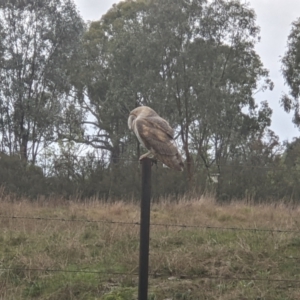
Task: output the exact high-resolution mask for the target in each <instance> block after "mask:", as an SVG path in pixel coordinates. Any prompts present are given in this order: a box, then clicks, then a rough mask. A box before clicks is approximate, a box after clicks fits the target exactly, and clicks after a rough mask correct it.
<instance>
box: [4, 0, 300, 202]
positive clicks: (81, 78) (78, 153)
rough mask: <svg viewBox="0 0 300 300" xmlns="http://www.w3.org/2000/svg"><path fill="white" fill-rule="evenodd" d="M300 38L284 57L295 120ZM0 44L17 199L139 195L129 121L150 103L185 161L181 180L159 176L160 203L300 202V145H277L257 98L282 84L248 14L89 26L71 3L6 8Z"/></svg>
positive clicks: (166, 9) (153, 12)
mask: <svg viewBox="0 0 300 300" xmlns="http://www.w3.org/2000/svg"><path fill="white" fill-rule="evenodd" d="M299 27H300V26H299V21H296V22H295V23H294V24H293V30H292V33H291V35H290V37H289V50H288V52H287V53H286V56H285V57H284V59H283V66H284V67H283V74H284V76H285V78H286V80H287V83H288V85H289V86H290V87H291V97H292V98H291V99H290V98H289V97H285V98H284V101H283V103H284V105H285V109H286V110H287V111H290V110H295V118H294V119H295V121H297V115H298V110H299V106H298V102H297V101H296V99H298V98H299V80H298V79H299V78H298V77H299V74H298V73H297V72H298V71H297V70H298V67H299V61H300V59H299V51H298V50H299ZM0 38H1V40H0V79H1V80H0V113H1V115H0V116H1V117H0V134H1V138H2V139H1V151H2V152H4V153H6V154H3V153H2V154H1V153H0V154H1V155H0V156H1V159H0V181H1V184H2V185H5V186H6V188H7V189H8V190H9V191H12V192H14V193H17V194H20V195H23V194H25V195H27V196H31V197H37V196H38V195H40V194H43V195H46V196H51V195H53V194H55V195H62V196H63V197H70V196H74V195H76V196H78V197H82V198H85V197H99V198H103V199H114V198H120V197H122V198H123V199H126V198H130V199H132V198H136V197H139V193H140V191H139V178H140V170H139V164H138V158H139V156H140V154H141V152H142V151H143V150H142V149H140V146H139V143H138V141H137V140H136V138H135V137H134V135H133V134H131V133H130V132H129V130H128V128H127V117H128V113H129V111H130V110H131V109H133V108H135V107H137V106H139V105H148V106H151V107H152V108H153V109H155V110H156V111H157V112H158V113H159V114H160V115H161V116H162V117H164V118H165V119H167V120H168V121H169V122H170V124H171V126H172V127H173V128H174V130H175V136H176V142H177V144H178V146H179V148H180V149H182V153H183V156H184V158H185V164H186V168H185V171H184V172H183V173H174V172H171V171H170V170H168V169H164V168H162V166H161V165H159V164H158V165H157V166H153V168H152V170H153V181H152V184H153V187H152V190H153V197H154V198H156V199H158V198H160V197H162V196H169V197H174V198H176V197H179V196H181V195H183V194H185V193H188V194H190V195H194V194H195V193H196V194H197V195H199V194H203V193H216V194H217V197H218V199H219V200H220V201H226V200H230V199H234V198H246V199H249V200H262V199H269V198H273V199H282V198H289V199H297V197H298V196H299V193H300V191H298V189H297V188H295V185H297V183H296V182H297V180H298V177H299V174H300V173H299V170H298V159H297V154H298V152H299V151H298V150H299V149H298V148H299V147H298V144H299V143H298V141H294V142H293V143H291V144H285V145H282V144H280V142H279V139H278V137H277V136H276V134H275V133H274V132H273V131H271V130H270V124H271V117H272V110H271V108H270V107H269V105H268V101H263V102H261V103H256V101H255V94H256V93H258V92H263V91H265V90H266V89H272V88H273V83H272V81H271V79H270V78H269V74H268V70H266V69H265V68H264V66H263V64H262V62H261V60H260V57H259V56H258V54H257V53H256V52H255V45H256V43H257V42H258V41H259V28H258V26H257V24H256V16H255V12H254V11H253V10H252V9H251V8H250V7H249V5H248V4H244V3H241V1H234V0H228V1H227V0H226V1H225V0H214V1H206V0H164V1H161V0H126V1H122V2H120V3H118V4H117V5H113V7H112V8H111V9H110V10H109V11H108V12H107V13H106V14H105V15H103V16H102V18H101V19H100V20H99V21H96V22H91V23H89V24H86V25H85V24H84V23H83V21H82V19H81V18H80V16H79V15H78V12H77V11H76V7H75V6H74V4H73V2H72V1H71V0H50V1H46V0H33V1H32V0H22V1H14V0H13V1H4V2H1V4H0ZM299 119H300V118H299ZM41 149H43V150H44V151H43V153H42V155H41V152H39V151H40V150H41ZM292 149H296V150H292ZM29 162H33V163H34V164H36V166H32V165H30V164H29ZM216 178H217V180H216ZM28 186H30V188H28ZM286 187H287V188H286Z"/></svg>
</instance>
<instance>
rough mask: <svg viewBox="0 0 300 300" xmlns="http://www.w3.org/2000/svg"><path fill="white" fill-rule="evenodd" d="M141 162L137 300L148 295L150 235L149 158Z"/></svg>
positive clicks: (145, 299)
mask: <svg viewBox="0 0 300 300" xmlns="http://www.w3.org/2000/svg"><path fill="white" fill-rule="evenodd" d="M141 164H142V197H141V225H140V261H139V293H138V300H147V297H148V267H149V237H150V201H151V166H152V162H151V159H149V158H144V159H143V160H142V161H141Z"/></svg>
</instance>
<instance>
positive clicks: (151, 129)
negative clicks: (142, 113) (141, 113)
mask: <svg viewBox="0 0 300 300" xmlns="http://www.w3.org/2000/svg"><path fill="white" fill-rule="evenodd" d="M135 126H136V130H137V131H138V135H139V137H140V139H141V140H142V141H143V144H144V145H145V147H146V148H147V149H148V150H154V152H155V153H159V154H162V155H175V154H176V153H177V148H176V147H175V146H174V145H173V144H172V140H173V135H174V132H173V129H172V128H171V127H170V125H169V124H168V122H167V121H165V120H164V119H162V118H160V117H150V118H137V119H136V120H135Z"/></svg>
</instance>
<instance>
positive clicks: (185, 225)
mask: <svg viewBox="0 0 300 300" xmlns="http://www.w3.org/2000/svg"><path fill="white" fill-rule="evenodd" d="M0 219H25V220H36V221H58V222H80V223H102V224H116V225H134V226H140V224H141V223H140V222H138V221H137V222H126V221H113V220H85V219H65V218H45V217H26V216H4V215H0ZM150 226H159V227H178V228H195V229H207V230H231V231H253V232H273V233H296V234H297V233H300V230H292V229H270V228H242V227H222V226H210V225H190V224H172V223H150Z"/></svg>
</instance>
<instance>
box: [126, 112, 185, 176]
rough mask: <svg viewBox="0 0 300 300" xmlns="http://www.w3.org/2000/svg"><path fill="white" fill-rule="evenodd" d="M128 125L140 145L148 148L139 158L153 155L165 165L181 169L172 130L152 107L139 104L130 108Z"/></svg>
mask: <svg viewBox="0 0 300 300" xmlns="http://www.w3.org/2000/svg"><path fill="white" fill-rule="evenodd" d="M128 127H129V129H130V130H133V132H134V133H135V135H136V136H137V138H138V140H139V142H140V143H141V144H142V146H143V147H145V148H147V149H148V150H149V152H147V153H145V154H143V155H142V156H141V157H140V160H142V159H143V158H145V157H149V156H154V157H155V158H157V159H158V160H159V161H161V162H162V163H163V164H165V165H166V166H167V167H169V168H171V169H175V170H178V171H183V167H184V164H183V160H182V157H181V155H180V153H179V151H178V149H177V147H176V145H175V143H174V130H173V129H172V127H171V126H170V125H169V123H168V122H167V121H166V120H164V119H163V118H161V117H160V116H159V115H158V114H157V113H156V112H155V111H154V110H153V109H151V108H150V107H148V106H140V107H137V108H135V109H134V110H132V111H131V112H130V114H129V118H128Z"/></svg>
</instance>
